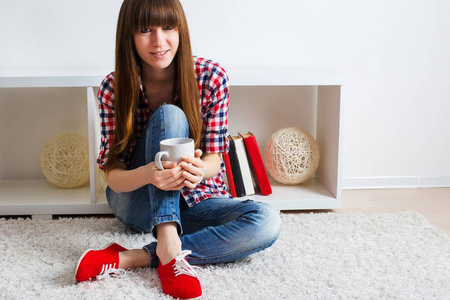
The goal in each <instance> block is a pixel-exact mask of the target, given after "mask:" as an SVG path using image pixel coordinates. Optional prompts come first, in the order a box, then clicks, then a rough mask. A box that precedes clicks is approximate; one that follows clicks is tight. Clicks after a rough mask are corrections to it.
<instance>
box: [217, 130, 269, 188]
mask: <svg viewBox="0 0 450 300" xmlns="http://www.w3.org/2000/svg"><path fill="white" fill-rule="evenodd" d="M229 142H230V149H229V152H228V153H224V154H223V159H224V162H225V168H226V173H227V179H228V187H229V190H230V194H231V196H232V197H243V196H249V195H253V194H255V187H256V189H257V192H258V193H261V195H264V196H265V195H269V194H271V193H272V187H271V186H270V183H269V178H268V176H267V172H266V169H265V168H264V163H263V160H262V157H261V153H260V151H259V147H258V143H257V142H256V138H255V136H254V135H253V134H252V133H251V132H248V133H247V134H240V133H239V135H237V136H231V135H230V136H229Z"/></svg>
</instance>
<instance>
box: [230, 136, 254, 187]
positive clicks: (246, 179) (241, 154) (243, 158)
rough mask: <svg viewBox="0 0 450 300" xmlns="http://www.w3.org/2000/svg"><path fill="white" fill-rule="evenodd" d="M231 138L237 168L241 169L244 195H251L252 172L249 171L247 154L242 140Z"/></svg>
mask: <svg viewBox="0 0 450 300" xmlns="http://www.w3.org/2000/svg"><path fill="white" fill-rule="evenodd" d="M231 138H232V139H233V141H234V145H235V147H236V154H237V158H238V160H239V167H240V169H241V174H242V181H243V183H244V189H245V195H246V196H249V195H253V194H255V188H254V187H253V178H252V172H251V171H250V163H249V161H248V158H247V152H246V151H245V144H244V139H243V138H242V137H241V136H232V137H231Z"/></svg>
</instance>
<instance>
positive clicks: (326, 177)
mask: <svg viewBox="0 0 450 300" xmlns="http://www.w3.org/2000/svg"><path fill="white" fill-rule="evenodd" d="M227 71H228V74H229V77H230V94H231V97H230V99H231V100H230V115H229V133H230V134H233V135H234V134H237V132H238V131H241V132H247V131H251V132H253V133H254V134H255V136H256V138H257V141H258V144H259V146H260V150H261V153H262V154H263V151H264V145H265V143H266V141H267V140H268V139H269V137H270V135H271V134H272V133H273V132H275V131H276V130H278V129H280V128H283V127H290V126H296V127H300V128H302V129H305V130H307V131H308V132H309V133H310V134H312V135H313V136H314V137H315V138H316V140H317V142H318V144H319V148H320V150H321V161H320V164H319V168H318V170H317V171H316V174H315V176H314V177H313V178H311V179H309V180H308V181H307V182H305V183H302V184H299V185H295V186H287V185H282V184H279V183H277V182H275V181H273V180H271V183H272V189H273V193H272V195H269V196H259V195H253V196H248V197H246V198H251V199H256V200H260V201H265V202H268V203H270V204H272V205H273V206H274V207H275V208H277V209H280V210H305V209H307V210H309V209H333V208H339V207H340V206H341V162H340V152H341V151H340V145H341V126H340V120H341V112H342V98H343V97H342V95H343V83H344V81H343V78H342V76H340V75H339V74H335V73H331V72H328V71H322V70H317V69H310V70H308V69H272V68H270V69H258V70H255V69H246V70H243V69H233V68H229V69H228V70H227ZM72 74H74V75H70V74H67V73H66V74H54V73H52V72H51V71H49V72H42V71H41V72H35V73H29V74H3V73H0V140H1V141H2V143H1V144H0V216H6V215H32V216H35V217H50V216H51V215H76V214H110V213H111V210H110V209H109V207H108V205H107V203H106V199H105V195H104V194H105V193H104V189H103V188H102V182H101V178H100V171H99V170H98V168H97V164H96V157H97V155H98V149H99V141H100V139H99V121H98V106H97V100H96V90H97V87H98V85H99V84H100V82H101V80H102V79H103V77H104V75H106V74H107V72H95V73H94V72H92V71H86V72H81V71H80V72H77V73H72ZM85 74H99V75H94V76H89V75H85ZM66 131H75V132H78V133H81V134H83V135H84V136H86V137H87V138H88V140H89V153H90V158H89V159H90V181H89V183H87V184H86V185H84V186H82V187H80V188H75V189H63V188H59V187H56V186H54V185H52V184H51V183H49V182H48V181H47V180H46V179H45V177H43V175H42V173H41V172H40V161H39V157H40V153H41V151H42V148H43V146H44V144H45V142H46V141H47V140H48V139H49V138H50V137H52V136H54V135H56V134H58V133H61V132H66Z"/></svg>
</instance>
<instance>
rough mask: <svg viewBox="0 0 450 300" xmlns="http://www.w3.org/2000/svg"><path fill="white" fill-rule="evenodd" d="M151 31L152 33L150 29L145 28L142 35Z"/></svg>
mask: <svg viewBox="0 0 450 300" xmlns="http://www.w3.org/2000/svg"><path fill="white" fill-rule="evenodd" d="M150 31H151V30H150V28H145V29H142V30H141V33H147V32H150Z"/></svg>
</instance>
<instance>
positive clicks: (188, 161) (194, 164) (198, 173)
mask: <svg viewBox="0 0 450 300" xmlns="http://www.w3.org/2000/svg"><path fill="white" fill-rule="evenodd" d="M202 154H203V152H202V150H200V149H197V150H195V154H194V155H195V157H189V156H185V157H183V161H182V162H181V163H179V166H181V167H182V168H183V170H184V172H183V178H184V179H185V181H184V184H185V185H186V186H187V187H188V188H190V189H193V188H195V187H196V186H197V185H198V184H199V183H200V181H202V180H203V176H204V175H205V171H206V169H205V163H204V162H203V161H202V160H201V158H200V157H201V156H202Z"/></svg>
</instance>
